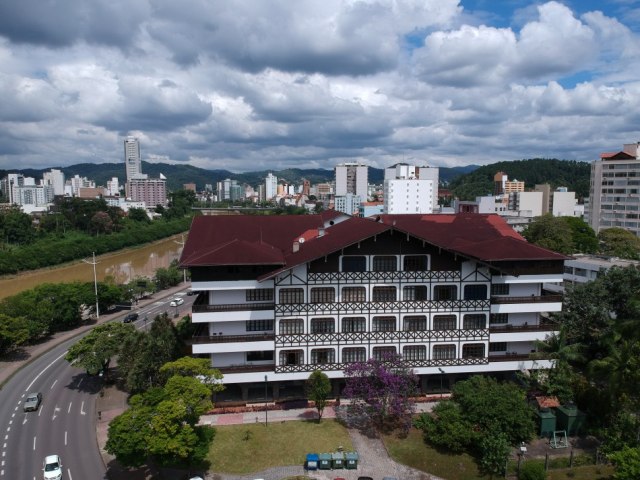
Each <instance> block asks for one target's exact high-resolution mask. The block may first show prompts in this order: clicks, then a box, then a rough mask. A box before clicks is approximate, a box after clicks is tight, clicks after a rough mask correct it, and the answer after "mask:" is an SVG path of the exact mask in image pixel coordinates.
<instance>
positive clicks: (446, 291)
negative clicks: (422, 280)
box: [433, 285, 458, 302]
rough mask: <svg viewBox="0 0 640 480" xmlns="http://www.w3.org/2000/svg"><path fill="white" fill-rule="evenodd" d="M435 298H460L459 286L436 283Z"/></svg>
mask: <svg viewBox="0 0 640 480" xmlns="http://www.w3.org/2000/svg"><path fill="white" fill-rule="evenodd" d="M433 299H434V300H435V301H436V302H442V301H445V300H457V299H458V287H456V286H455V285H436V286H435V287H434V288H433Z"/></svg>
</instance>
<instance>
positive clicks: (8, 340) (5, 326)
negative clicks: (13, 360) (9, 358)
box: [0, 313, 29, 355]
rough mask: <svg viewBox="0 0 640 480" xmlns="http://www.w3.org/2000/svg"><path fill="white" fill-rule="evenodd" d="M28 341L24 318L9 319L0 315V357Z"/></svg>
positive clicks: (27, 327)
mask: <svg viewBox="0 0 640 480" xmlns="http://www.w3.org/2000/svg"><path fill="white" fill-rule="evenodd" d="M28 339H29V326H28V321H27V319H26V318H25V317H9V316H7V315H4V314H2V313H0V355H3V354H5V353H7V352H9V351H11V350H13V349H14V348H16V347H19V346H20V345H22V344H23V343H25V342H26V341H27V340H28Z"/></svg>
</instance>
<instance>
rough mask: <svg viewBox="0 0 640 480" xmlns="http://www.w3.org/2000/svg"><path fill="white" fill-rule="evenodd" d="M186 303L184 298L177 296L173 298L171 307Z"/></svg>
mask: <svg viewBox="0 0 640 480" xmlns="http://www.w3.org/2000/svg"><path fill="white" fill-rule="evenodd" d="M183 303H184V299H182V298H180V297H176V298H174V299H173V300H171V303H170V304H169V306H170V307H177V306H178V305H182V304H183Z"/></svg>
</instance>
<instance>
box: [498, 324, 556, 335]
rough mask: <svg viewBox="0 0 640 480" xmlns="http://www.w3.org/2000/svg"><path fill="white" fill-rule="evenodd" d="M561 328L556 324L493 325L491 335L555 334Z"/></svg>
mask: <svg viewBox="0 0 640 480" xmlns="http://www.w3.org/2000/svg"><path fill="white" fill-rule="evenodd" d="M559 328H560V327H559V326H558V325H557V324H555V323H551V322H548V323H541V324H538V325H528V324H525V325H510V324H506V325H491V326H489V333H518V332H553V331H556V330H559Z"/></svg>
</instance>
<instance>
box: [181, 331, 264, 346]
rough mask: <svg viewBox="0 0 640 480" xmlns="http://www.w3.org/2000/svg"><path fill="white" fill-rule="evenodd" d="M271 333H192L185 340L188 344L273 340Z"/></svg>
mask: <svg viewBox="0 0 640 480" xmlns="http://www.w3.org/2000/svg"><path fill="white" fill-rule="evenodd" d="M275 338H276V337H275V335H274V334H273V333H265V334H252V335H194V336H193V337H191V338H190V339H189V340H187V344H188V345H195V344H203V343H233V342H245V343H246V342H267V341H274V340H275Z"/></svg>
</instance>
